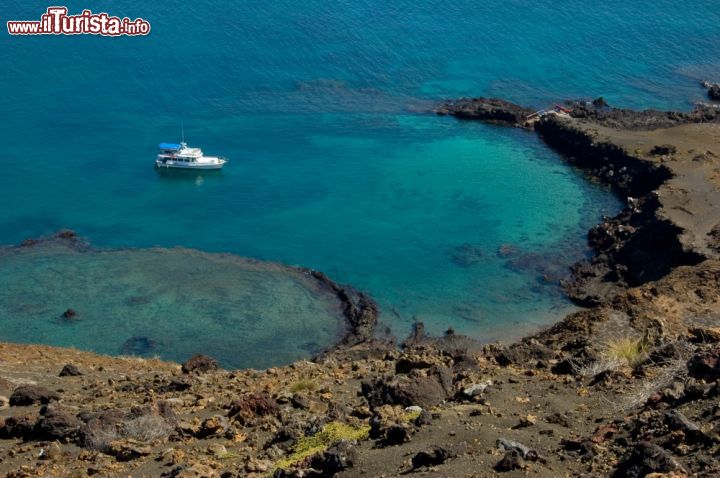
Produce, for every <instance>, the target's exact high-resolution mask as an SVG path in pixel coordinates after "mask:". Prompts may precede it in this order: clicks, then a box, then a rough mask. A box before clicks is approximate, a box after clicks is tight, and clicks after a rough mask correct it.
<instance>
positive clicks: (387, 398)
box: [362, 366, 454, 408]
mask: <svg viewBox="0 0 720 478" xmlns="http://www.w3.org/2000/svg"><path fill="white" fill-rule="evenodd" d="M453 393H454V390H453V387H452V379H451V375H450V370H449V369H448V368H447V367H438V366H433V367H432V368H431V369H428V370H423V371H420V370H413V371H412V372H411V373H409V374H407V375H399V376H394V377H386V378H382V379H379V380H376V381H375V382H363V384H362V394H363V395H364V396H365V398H366V399H367V401H368V403H369V404H370V406H371V407H378V406H381V405H384V404H391V405H402V406H411V405H417V406H420V407H423V408H432V407H434V406H435V405H438V404H439V403H440V402H442V401H444V400H446V399H448V398H450V397H451V396H452V395H453Z"/></svg>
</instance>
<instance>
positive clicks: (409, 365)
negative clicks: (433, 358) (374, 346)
mask: <svg viewBox="0 0 720 478" xmlns="http://www.w3.org/2000/svg"><path fill="white" fill-rule="evenodd" d="M432 366H433V363H432V362H430V361H428V360H422V359H412V358H407V357H402V358H400V359H399V360H398V361H397V362H396V363H395V373H410V372H411V371H412V370H415V369H419V368H430V367H432Z"/></svg>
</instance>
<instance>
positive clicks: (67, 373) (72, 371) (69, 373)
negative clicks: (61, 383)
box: [59, 363, 82, 377]
mask: <svg viewBox="0 0 720 478" xmlns="http://www.w3.org/2000/svg"><path fill="white" fill-rule="evenodd" d="M79 375H82V372H80V369H78V368H77V367H76V366H75V365H73V364H71V363H69V364H66V365H65V366H64V367H63V368H62V370H60V375H59V376H60V377H77V376H79Z"/></svg>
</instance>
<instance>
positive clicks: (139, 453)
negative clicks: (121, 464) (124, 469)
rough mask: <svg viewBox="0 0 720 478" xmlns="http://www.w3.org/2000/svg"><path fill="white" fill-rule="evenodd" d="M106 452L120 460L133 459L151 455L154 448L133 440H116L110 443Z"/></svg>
mask: <svg viewBox="0 0 720 478" xmlns="http://www.w3.org/2000/svg"><path fill="white" fill-rule="evenodd" d="M106 452H107V454H108V455H111V456H114V457H115V458H116V459H117V460H118V461H132V460H136V459H138V458H140V457H143V456H148V455H150V454H151V453H152V450H151V448H150V447H149V446H143V445H141V444H139V443H137V442H135V441H133V440H116V441H113V442H111V443H110V446H109V447H108V448H107V450H106Z"/></svg>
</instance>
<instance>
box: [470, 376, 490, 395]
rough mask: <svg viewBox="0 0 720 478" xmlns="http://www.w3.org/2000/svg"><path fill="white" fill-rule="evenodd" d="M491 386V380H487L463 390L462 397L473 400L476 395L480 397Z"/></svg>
mask: <svg viewBox="0 0 720 478" xmlns="http://www.w3.org/2000/svg"><path fill="white" fill-rule="evenodd" d="M490 385H492V380H490V379H487V380H485V381H484V382H480V383H475V384H473V385H470V386H469V387H467V388H464V389H463V395H465V396H466V397H468V398H473V397H475V396H477V395H481V394H482V393H483V392H485V390H487V388H488V387H489V386H490Z"/></svg>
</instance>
